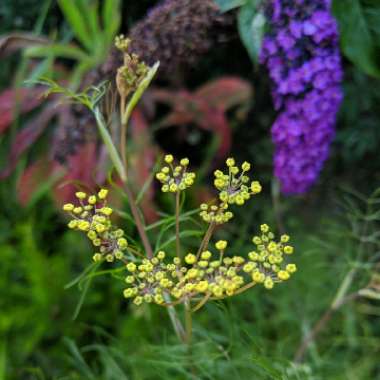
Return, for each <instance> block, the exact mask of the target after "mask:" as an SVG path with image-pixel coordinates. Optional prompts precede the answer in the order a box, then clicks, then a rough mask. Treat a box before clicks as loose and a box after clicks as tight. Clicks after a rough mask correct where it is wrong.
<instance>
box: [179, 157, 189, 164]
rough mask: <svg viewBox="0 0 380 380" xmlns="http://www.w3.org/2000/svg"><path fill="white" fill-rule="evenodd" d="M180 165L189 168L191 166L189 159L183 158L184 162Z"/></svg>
mask: <svg viewBox="0 0 380 380" xmlns="http://www.w3.org/2000/svg"><path fill="white" fill-rule="evenodd" d="M180 164H181V165H182V166H187V165H189V159H188V158H182V160H181V161H180Z"/></svg>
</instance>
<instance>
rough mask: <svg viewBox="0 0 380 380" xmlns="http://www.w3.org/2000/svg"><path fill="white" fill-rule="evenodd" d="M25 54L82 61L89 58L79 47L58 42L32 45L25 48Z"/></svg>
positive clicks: (27, 55)
mask: <svg viewBox="0 0 380 380" xmlns="http://www.w3.org/2000/svg"><path fill="white" fill-rule="evenodd" d="M25 55H26V57H29V58H45V57H51V56H52V55H53V56H56V57H61V58H67V59H74V60H77V61H84V60H88V59H89V56H88V55H87V54H86V53H84V52H83V50H81V49H80V48H78V47H76V46H71V45H65V44H60V43H57V44H50V45H40V46H32V47H30V48H27V49H25Z"/></svg>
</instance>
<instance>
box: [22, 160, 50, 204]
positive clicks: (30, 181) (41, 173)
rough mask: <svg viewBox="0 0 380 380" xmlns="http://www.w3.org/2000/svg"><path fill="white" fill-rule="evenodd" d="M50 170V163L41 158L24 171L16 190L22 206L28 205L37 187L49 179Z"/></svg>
mask: <svg viewBox="0 0 380 380" xmlns="http://www.w3.org/2000/svg"><path fill="white" fill-rule="evenodd" d="M51 169H52V163H51V162H50V161H49V160H48V159H47V158H46V157H43V158H40V159H39V160H38V161H36V162H35V163H33V164H32V165H30V166H29V167H28V168H26V169H25V170H24V172H23V173H22V175H21V177H20V180H19V182H18V184H17V189H16V190H17V195H18V199H19V201H20V203H21V204H22V205H23V206H26V205H27V204H28V202H29V201H30V199H31V198H32V196H33V194H34V192H35V191H36V190H37V189H38V187H39V186H40V185H41V184H42V183H44V182H45V181H46V180H47V179H48V178H49V176H50V174H51Z"/></svg>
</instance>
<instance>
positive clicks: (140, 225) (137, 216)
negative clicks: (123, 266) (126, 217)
mask: <svg viewBox="0 0 380 380" xmlns="http://www.w3.org/2000/svg"><path fill="white" fill-rule="evenodd" d="M124 190H125V192H126V194H127V197H128V199H129V207H130V209H131V211H132V215H133V219H134V220H135V222H136V227H137V231H138V233H139V235H140V238H141V242H142V244H143V246H144V249H145V253H146V255H147V257H148V258H149V259H152V258H153V250H152V246H151V244H150V242H149V239H148V235H147V234H146V231H145V224H144V222H143V220H142V218H141V215H140V212H139V210H138V208H137V206H136V201H135V198H134V195H133V193H132V190H131V188H130V187H129V185H128V183H127V182H124Z"/></svg>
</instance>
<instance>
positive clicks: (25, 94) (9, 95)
mask: <svg viewBox="0 0 380 380" xmlns="http://www.w3.org/2000/svg"><path fill="white" fill-rule="evenodd" d="M42 93H43V90H41V89H40V88H20V89H8V90H5V91H3V92H2V93H1V94H0V133H3V132H4V131H5V130H6V129H7V128H8V127H9V126H10V125H11V124H12V122H13V121H14V119H15V117H17V115H20V114H24V113H27V112H29V111H31V110H32V109H34V108H36V107H37V106H39V105H40V104H41V103H42V102H43V100H44V99H43V98H42V96H41V95H42Z"/></svg>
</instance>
